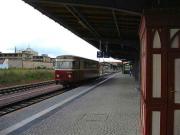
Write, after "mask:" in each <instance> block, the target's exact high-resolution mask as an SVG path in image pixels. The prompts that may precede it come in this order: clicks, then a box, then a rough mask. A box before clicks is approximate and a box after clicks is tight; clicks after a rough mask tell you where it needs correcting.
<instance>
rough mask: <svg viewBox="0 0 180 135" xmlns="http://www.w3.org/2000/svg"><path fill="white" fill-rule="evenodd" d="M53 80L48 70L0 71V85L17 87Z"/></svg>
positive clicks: (50, 71)
mask: <svg viewBox="0 0 180 135" xmlns="http://www.w3.org/2000/svg"><path fill="white" fill-rule="evenodd" d="M53 79H54V71H53V70H48V69H0V85H13V84H15V85H17V84H23V83H31V82H38V81H46V80H53Z"/></svg>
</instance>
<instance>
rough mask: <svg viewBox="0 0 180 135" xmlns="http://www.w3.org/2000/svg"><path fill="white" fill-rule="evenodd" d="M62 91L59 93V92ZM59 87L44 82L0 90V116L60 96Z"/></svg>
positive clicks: (51, 82)
mask: <svg viewBox="0 0 180 135" xmlns="http://www.w3.org/2000/svg"><path fill="white" fill-rule="evenodd" d="M60 89H62V90H61V91H59V90H60ZM62 92H64V91H63V88H62V86H61V85H55V81H54V80H53V81H44V82H40V83H32V84H26V85H18V86H14V87H6V88H3V89H0V116H2V115H5V114H7V113H10V112H12V111H16V110H18V109H21V108H24V107H26V106H29V105H32V104H34V103H37V102H40V101H42V100H45V99H47V98H50V97H52V96H55V95H57V94H61V93H62Z"/></svg>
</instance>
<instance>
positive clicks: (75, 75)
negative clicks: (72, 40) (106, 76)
mask: <svg viewBox="0 0 180 135" xmlns="http://www.w3.org/2000/svg"><path fill="white" fill-rule="evenodd" d="M97 77H99V62H97V61H94V60H90V59H85V58H81V57H77V56H72V55H62V56H58V57H56V66H55V81H56V84H58V83H60V84H62V85H65V86H66V85H73V84H76V83H79V82H81V81H84V80H88V79H92V78H97Z"/></svg>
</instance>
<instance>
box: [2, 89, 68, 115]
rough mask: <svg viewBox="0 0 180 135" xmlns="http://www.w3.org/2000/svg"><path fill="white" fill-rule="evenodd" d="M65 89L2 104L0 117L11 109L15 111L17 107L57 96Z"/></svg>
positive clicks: (23, 106)
mask: <svg viewBox="0 0 180 135" xmlns="http://www.w3.org/2000/svg"><path fill="white" fill-rule="evenodd" d="M65 91H67V89H62V90H61V91H54V92H51V93H47V94H43V95H40V96H36V97H33V98H30V99H26V100H22V101H19V102H16V103H13V104H10V105H7V106H4V107H2V108H0V117H1V116H3V115H6V114H8V113H11V112H13V111H17V110H19V109H22V108H25V107H28V106H30V105H33V104H35V103H38V102H41V101H43V100H46V99H48V98H51V97H54V96H57V95H59V94H62V93H64V92H65Z"/></svg>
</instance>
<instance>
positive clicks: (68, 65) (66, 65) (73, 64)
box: [56, 61, 80, 69]
mask: <svg viewBox="0 0 180 135" xmlns="http://www.w3.org/2000/svg"><path fill="white" fill-rule="evenodd" d="M79 67H80V65H79V61H56V69H79Z"/></svg>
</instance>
